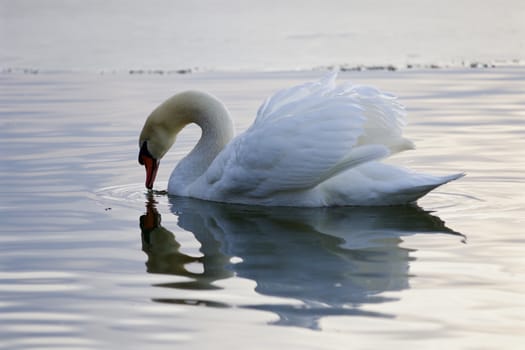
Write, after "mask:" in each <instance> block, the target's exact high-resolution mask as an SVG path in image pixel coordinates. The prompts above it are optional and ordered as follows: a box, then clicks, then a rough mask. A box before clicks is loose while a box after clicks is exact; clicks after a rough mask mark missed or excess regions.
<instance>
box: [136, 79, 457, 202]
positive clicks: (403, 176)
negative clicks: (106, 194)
mask: <svg viewBox="0 0 525 350" xmlns="http://www.w3.org/2000/svg"><path fill="white" fill-rule="evenodd" d="M404 114H405V113H404V108H403V107H402V106H401V105H400V104H399V103H398V102H397V101H396V99H395V97H393V96H390V95H386V94H384V93H382V92H380V91H378V90H375V89H373V88H370V87H360V86H354V85H350V84H344V85H341V86H336V85H335V74H332V75H330V76H327V77H326V78H324V79H322V80H321V81H319V82H314V83H308V84H304V85H300V86H296V87H292V88H289V89H285V90H282V91H279V92H277V93H276V94H274V95H273V96H272V97H270V98H269V99H267V100H266V101H265V103H264V104H263V105H262V106H261V107H260V109H259V111H258V113H257V117H256V119H255V122H254V123H253V125H252V126H251V127H250V128H249V129H248V130H246V131H245V132H244V133H242V134H240V135H238V136H237V137H235V138H233V123H232V121H231V118H230V116H229V113H228V111H227V110H226V108H225V107H224V106H223V104H222V103H221V102H220V101H218V100H217V99H216V98H214V97H213V96H211V95H208V94H205V93H202V92H196V91H189V92H184V93H181V94H178V95H175V96H173V97H172V98H170V99H168V100H167V101H166V102H164V103H163V104H161V105H160V106H159V107H158V108H157V109H155V110H154V111H153V112H152V114H151V115H150V116H149V117H148V119H147V121H146V123H145V125H144V128H143V130H142V133H141V135H140V141H139V144H140V146H141V153H140V155H139V161H141V163H143V164H145V165H146V171H147V180H146V186H147V187H148V188H151V187H152V185H153V180H154V178H155V174H156V168H157V166H158V160H160V158H162V156H164V154H165V153H166V152H167V150H168V149H169V148H170V147H171V146H172V144H173V142H174V141H175V137H176V135H177V133H178V132H179V131H180V130H181V129H182V128H183V127H184V126H186V125H187V124H189V123H196V124H198V125H199V126H200V127H201V129H202V136H201V138H200V140H199V142H198V143H197V145H196V146H195V148H194V149H193V150H192V151H191V152H190V153H189V154H188V155H187V156H186V157H185V158H184V159H182V160H181V161H180V162H179V163H178V165H177V166H176V167H175V169H174V171H173V173H172V174H171V177H170V179H169V184H168V193H169V194H172V195H178V196H184V197H193V198H199V199H204V200H212V201H218V202H229V203H242V204H254V205H268V206H270V205H272V206H277V205H282V206H304V207H321V206H341V205H395V204H406V203H411V202H414V201H416V200H417V199H418V198H420V197H422V196H423V195H425V194H426V193H428V192H429V191H431V190H432V189H434V188H436V187H437V186H440V185H442V184H444V183H447V182H449V181H452V180H454V179H457V178H459V177H461V176H462V174H455V175H450V176H444V177H437V176H431V175H423V174H417V173H414V172H411V171H408V170H405V169H402V168H399V167H395V166H392V165H387V164H383V163H381V162H380V161H379V160H380V159H382V158H384V157H386V156H388V155H390V154H393V153H396V152H400V151H403V150H406V149H411V148H413V144H412V142H410V141H409V140H407V139H405V138H403V137H402V126H403V125H404Z"/></svg>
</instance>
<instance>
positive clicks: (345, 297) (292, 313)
mask: <svg viewBox="0 0 525 350" xmlns="http://www.w3.org/2000/svg"><path fill="white" fill-rule="evenodd" d="M169 201H170V205H171V211H172V212H173V213H174V214H175V215H177V216H178V225H179V226H180V227H181V228H182V229H184V230H186V231H189V232H191V233H193V235H194V236H195V238H196V239H197V240H198V241H199V242H200V244H201V253H202V256H199V257H194V256H190V255H187V254H185V253H183V252H181V251H180V248H181V246H180V244H179V243H178V242H177V238H176V236H175V235H174V234H173V233H172V232H171V231H169V230H168V229H167V228H165V227H163V226H162V225H161V216H160V214H159V213H158V211H157V209H156V203H155V201H154V198H153V197H150V198H149V199H148V202H147V205H146V210H147V211H146V214H145V215H142V216H141V217H140V227H141V230H142V243H143V250H144V252H145V253H146V254H147V256H148V260H147V263H146V265H147V269H148V272H150V273H160V274H172V275H177V276H184V277H187V278H188V280H189V281H181V282H174V283H169V284H162V285H161V286H163V287H172V288H177V289H180V290H213V289H218V288H220V287H218V286H216V285H214V282H216V281H218V280H222V279H227V278H230V277H232V276H234V275H235V276H239V277H243V278H247V279H250V280H253V281H254V282H255V283H256V288H255V291H256V292H257V293H259V294H262V295H266V296H272V297H279V298H289V299H292V300H293V302H291V303H290V304H289V305H286V304H282V303H281V304H264V305H249V306H245V307H249V308H254V309H259V310H267V311H271V312H273V313H275V314H277V315H278V316H279V320H278V321H277V322H275V324H279V325H290V326H298V327H307V328H311V329H317V328H318V327H319V324H318V322H319V320H320V319H321V318H322V317H323V316H328V315H365V316H377V317H391V316H390V315H388V314H381V313H375V312H368V311H364V310H361V308H360V306H361V305H363V304H370V303H382V302H385V301H389V300H392V299H391V298H388V297H385V296H383V293H384V292H388V291H400V290H403V289H407V288H409V278H410V274H409V262H410V261H411V260H414V258H412V257H411V256H410V254H411V252H412V250H410V249H408V248H404V247H401V246H400V243H401V242H402V240H401V237H402V236H406V235H412V234H416V233H426V234H432V233H441V234H453V235H458V236H460V239H461V240H463V239H464V236H462V235H461V234H459V233H457V232H454V231H452V230H451V229H449V228H447V227H446V226H445V225H444V222H443V221H442V220H440V219H439V218H438V217H436V216H433V215H431V214H429V213H428V212H425V211H423V210H422V209H421V208H419V207H415V206H402V207H376V208H365V207H338V208H283V207H278V208H276V207H254V206H242V205H232V204H222V203H214V202H208V201H201V200H194V199H189V198H180V197H170V198H169ZM232 262H233V263H232ZM190 263H198V264H201V265H202V272H200V273H198V272H191V271H189V270H188V269H187V265H188V264H190ZM155 301H159V302H167V303H183V304H199V305H206V306H215V307H221V306H222V307H228V306H229V305H227V304H221V303H217V302H212V301H206V300H191V299H156V300H155ZM297 301H299V302H300V304H299V305H298V302H297Z"/></svg>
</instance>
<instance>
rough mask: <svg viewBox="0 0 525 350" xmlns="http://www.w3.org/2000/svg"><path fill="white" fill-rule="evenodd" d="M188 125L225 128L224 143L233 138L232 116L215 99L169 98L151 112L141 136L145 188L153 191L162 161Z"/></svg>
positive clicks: (196, 95) (195, 95) (192, 94)
mask: <svg viewBox="0 0 525 350" xmlns="http://www.w3.org/2000/svg"><path fill="white" fill-rule="evenodd" d="M189 123H197V124H198V125H199V126H200V127H201V128H203V129H207V128H209V126H210V125H213V126H220V127H222V128H224V127H225V126H226V130H222V131H219V132H217V135H220V137H218V138H219V139H220V141H221V142H222V143H225V142H227V141H229V139H230V138H231V137H232V133H233V126H232V124H231V120H230V117H229V114H228V112H227V110H226V108H225V107H224V106H223V105H222V103H221V102H220V101H218V100H217V99H216V98H215V97H213V96H211V95H208V94H206V93H203V92H198V91H186V92H182V93H179V94H177V95H175V96H173V97H171V98H169V99H168V100H166V101H164V102H163V103H162V104H161V105H160V106H158V107H157V108H156V109H155V110H154V111H153V112H151V114H150V115H149V117H148V118H147V119H146V122H145V123H144V127H143V128H142V132H141V133H140V138H139V147H140V152H139V163H140V164H141V165H144V167H145V168H146V188H148V189H152V188H153V182H154V181H155V177H156V175H157V170H158V168H159V163H160V160H161V159H162V157H164V155H165V154H166V152H168V150H169V149H170V148H171V146H172V145H173V143H174V142H175V138H176V136H177V134H178V133H179V132H180V131H181V130H182V128H184V127H185V126H186V125H187V124H189ZM223 139H224V140H223Z"/></svg>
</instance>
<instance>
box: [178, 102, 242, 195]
mask: <svg viewBox="0 0 525 350" xmlns="http://www.w3.org/2000/svg"><path fill="white" fill-rule="evenodd" d="M184 96H185V97H186V98H185V102H186V103H188V105H186V106H182V107H183V108H181V105H179V109H180V114H179V116H180V117H179V123H180V129H182V128H183V127H184V126H185V125H187V124H190V123H195V124H197V125H198V126H199V127H200V128H201V132H202V133H201V137H200V139H199V141H198V142H197V144H196V145H195V147H194V148H193V150H192V151H191V152H190V153H189V154H188V155H187V156H186V157H185V158H184V159H182V160H181V161H180V162H179V163H178V164H177V166H176V167H175V170H174V171H173V173H172V175H171V178H170V186H172V184H175V186H177V188H181V189H182V188H186V187H187V186H188V185H189V184H191V183H192V182H193V181H195V180H196V179H197V178H198V177H199V176H201V175H202V174H203V173H204V172H205V171H206V169H208V167H209V166H210V164H211V163H212V162H213V160H214V159H215V157H217V155H218V154H219V153H220V152H221V151H222V149H223V148H224V147H225V146H226V145H227V144H228V142H230V140H231V139H232V137H233V123H232V120H231V118H230V115H229V113H228V111H227V110H226V108H225V107H224V105H223V104H222V103H221V102H220V101H218V100H217V99H216V98H214V97H212V96H210V95H207V94H203V93H196V92H190V93H186V95H184ZM180 129H179V130H180ZM174 192H180V191H172V192H171V193H174Z"/></svg>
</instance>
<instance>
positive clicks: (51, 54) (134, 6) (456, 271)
mask: <svg viewBox="0 0 525 350" xmlns="http://www.w3.org/2000/svg"><path fill="white" fill-rule="evenodd" d="M145 4H147V5H145ZM524 17H525V2H523V1H518V0H501V1H497V2H486V1H485V2H479V1H470V0H462V1H456V0H454V1H453V0H444V1H440V2H436V1H434V0H422V1H410V0H396V1H395V2H390V1H384V0H374V1H354V0H351V1H340V0H337V1H336V0H334V1H329V2H327V1H324V0H323V1H320V0H301V1H295V0H293V1H286V2H275V1H265V2H261V1H251V0H250V1H243V2H231V1H226V0H206V1H195V2H189V1H186V2H181V1H168V0H152V1H148V2H140V1H132V0H111V1H101V0H93V1H77V0H48V1H38V0H17V1H11V0H0V48H2V49H1V50H0V151H1V154H2V155H1V160H2V161H1V163H0V174H1V176H0V223H1V225H0V348H3V349H115V348H125V349H173V348H177V349H212V348H213V349H231V348H242V349H271V348H275V349H323V350H325V349H326V350H328V349H330V350H331V349H348V348H355V349H378V348H385V347H403V348H407V349H523V348H525V316H524V315H525V283H524V281H525V230H524V226H525V222H524V219H523V218H524V216H525V215H524V214H525V176H524V174H525V67H524V65H523V62H524V58H525V20H523V19H524ZM476 63H481V64H476ZM471 65H472V66H473V67H478V68H474V69H470V68H468V67H470V66H471ZM484 65H487V66H489V67H492V66H495V68H479V67H480V66H484ZM328 66H339V67H341V66H342V67H349V68H352V67H358V66H367V67H370V66H376V68H377V66H382V67H387V66H390V67H394V68H397V71H395V72H392V71H387V70H381V71H379V70H364V71H347V72H342V73H340V76H339V80H340V81H343V80H345V81H346V80H351V81H353V82H355V83H358V84H368V85H374V86H377V87H379V88H381V89H382V90H386V91H389V92H391V93H394V94H395V95H398V96H399V97H400V100H401V102H402V103H403V104H405V105H406V106H407V109H408V112H409V115H408V120H409V125H408V126H407V128H406V130H405V135H406V136H407V137H408V138H410V139H411V140H413V141H414V142H415V143H416V146H417V148H416V150H414V151H410V152H405V153H402V154H399V155H397V156H395V157H394V158H392V159H391V160H390V161H391V162H393V163H395V164H399V165H405V166H408V167H410V168H413V169H416V170H419V171H423V172H429V173H435V174H450V173H456V172H461V171H463V172H465V173H466V174H467V176H466V177H464V178H462V179H460V180H458V181H455V182H453V183H450V184H447V185H446V186H443V187H442V188H439V189H438V190H436V191H434V192H432V193H430V194H429V195H428V196H426V197H424V198H423V199H421V200H420V201H419V206H418V207H387V208H324V209H290V208H286V209H282V208H254V207H246V206H232V205H224V204H216V203H208V202H203V201H195V200H189V199H183V198H170V197H168V196H166V195H164V194H162V192H155V193H153V194H148V193H147V192H146V191H145V190H144V169H143V167H141V166H139V164H138V163H137V154H138V145H137V141H138V140H137V139H138V134H139V132H140V129H141V127H142V125H143V122H144V120H145V118H146V116H147V115H148V114H149V113H150V111H151V110H152V109H153V108H155V107H156V106H157V105H158V104H159V103H160V102H162V101H163V100H165V99H166V98H168V97H169V96H171V95H172V94H174V93H176V92H178V91H181V90H186V89H199V90H205V91H208V92H211V93H213V94H215V95H216V96H218V97H219V98H220V99H222V100H223V101H224V103H225V104H226V105H227V106H228V108H229V109H230V111H231V112H232V115H233V117H234V119H235V123H236V129H237V131H238V132H241V131H243V130H245V129H246V128H247V127H248V126H249V125H250V124H251V122H252V120H253V117H254V115H255V112H256V110H257V108H258V107H259V104H260V103H261V102H262V101H263V99H264V98H265V97H267V96H268V95H269V94H270V93H272V92H274V91H275V90H277V89H280V88H284V87H288V86H291V85H294V84H298V83H302V82H306V81H310V80H313V79H318V78H320V77H321V76H322V75H323V74H324V72H322V71H316V69H319V68H318V67H328ZM409 66H410V67H415V68H416V69H407V67H409ZM431 66H432V67H436V66H440V67H448V68H447V69H426V68H425V67H431ZM188 69H189V70H190V71H192V72H197V73H195V74H177V73H176V72H177V71H180V70H184V71H187V70H188ZM130 72H131V73H133V74H130ZM136 73H142V74H136ZM199 135H200V133H199V130H198V129H197V128H196V127H190V128H188V129H187V130H184V132H183V133H182V135H181V136H180V137H179V139H178V140H177V144H176V145H175V147H174V148H173V149H172V150H171V152H170V153H168V155H167V156H166V157H165V159H163V161H162V164H161V167H160V170H159V174H158V182H157V187H158V189H163V188H166V184H167V179H168V176H169V174H170V172H171V170H172V168H173V166H174V165H175V164H176V163H177V162H178V161H179V160H180V159H181V158H182V157H183V156H184V155H185V154H186V153H187V152H188V151H189V150H190V149H191V147H192V146H193V144H194V143H195V141H196V139H197V138H198V136H199ZM522 225H524V226H522Z"/></svg>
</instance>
